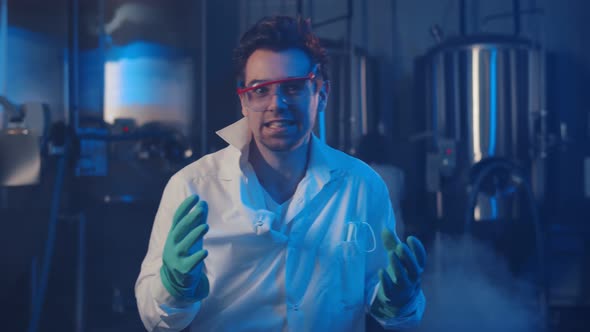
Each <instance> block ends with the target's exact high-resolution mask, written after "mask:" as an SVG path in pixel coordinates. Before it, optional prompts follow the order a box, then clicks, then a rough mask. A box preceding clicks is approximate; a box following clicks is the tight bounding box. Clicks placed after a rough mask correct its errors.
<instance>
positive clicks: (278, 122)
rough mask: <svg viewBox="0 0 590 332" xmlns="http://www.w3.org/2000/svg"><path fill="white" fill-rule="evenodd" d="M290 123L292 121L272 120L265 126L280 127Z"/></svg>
mask: <svg viewBox="0 0 590 332" xmlns="http://www.w3.org/2000/svg"><path fill="white" fill-rule="evenodd" d="M291 123H292V122H291V121H272V122H270V123H269V124H267V127H269V128H280V127H285V126H288V125H290V124H291Z"/></svg>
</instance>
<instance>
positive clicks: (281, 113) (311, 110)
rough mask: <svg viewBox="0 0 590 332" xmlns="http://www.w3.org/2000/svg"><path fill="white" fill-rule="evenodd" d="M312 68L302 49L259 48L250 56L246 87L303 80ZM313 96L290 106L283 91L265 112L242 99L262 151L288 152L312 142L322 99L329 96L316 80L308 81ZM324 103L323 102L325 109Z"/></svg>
mask: <svg viewBox="0 0 590 332" xmlns="http://www.w3.org/2000/svg"><path fill="white" fill-rule="evenodd" d="M311 69H312V63H311V61H310V58H309V57H308V56H307V54H305V53H304V52H303V51H301V50H299V49H287V50H283V51H278V52H277V51H271V50H267V49H258V50H256V51H254V52H253V53H252V55H250V57H249V58H248V61H247V63H246V67H245V69H244V83H245V86H246V87H250V86H253V85H255V84H256V83H264V82H268V81H275V80H281V79H285V78H290V77H303V76H306V75H307V74H309V72H310V70H311ZM306 89H309V93H308V95H309V97H308V98H304V99H303V100H301V101H300V102H299V103H296V104H286V103H285V102H284V100H283V98H282V97H281V93H283V92H282V91H281V89H276V90H277V93H276V94H274V96H272V100H271V101H270V103H269V105H268V107H266V109H264V110H257V111H253V110H251V109H248V107H247V105H246V104H247V103H245V100H244V98H245V96H243V95H242V96H241V102H242V114H244V116H245V117H246V118H247V119H248V126H249V128H250V130H251V131H252V135H253V138H254V140H255V142H256V144H257V146H258V148H259V149H265V150H268V151H273V152H288V151H293V150H296V149H297V148H299V147H301V146H303V145H305V144H306V143H307V142H309V137H310V135H311V131H312V129H313V126H314V124H315V119H316V115H317V112H318V104H319V103H320V100H322V99H323V100H325V98H326V97H327V94H326V92H324V90H323V89H322V90H320V91H319V92H318V91H317V89H316V87H315V84H314V82H313V81H307V84H306ZM323 105H324V103H323V102H322V103H321V107H323Z"/></svg>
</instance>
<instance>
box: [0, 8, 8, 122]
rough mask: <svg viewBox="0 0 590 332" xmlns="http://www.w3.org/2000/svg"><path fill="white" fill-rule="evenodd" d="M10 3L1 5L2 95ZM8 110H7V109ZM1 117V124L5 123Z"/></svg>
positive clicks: (0, 59) (0, 86)
mask: <svg viewBox="0 0 590 332" xmlns="http://www.w3.org/2000/svg"><path fill="white" fill-rule="evenodd" d="M7 38H8V4H7V0H2V4H1V7H0V95H2V96H5V95H6V53H7V49H8V48H7V46H8V40H7ZM5 112H6V110H5ZM3 124H4V123H3V121H2V119H0V125H3Z"/></svg>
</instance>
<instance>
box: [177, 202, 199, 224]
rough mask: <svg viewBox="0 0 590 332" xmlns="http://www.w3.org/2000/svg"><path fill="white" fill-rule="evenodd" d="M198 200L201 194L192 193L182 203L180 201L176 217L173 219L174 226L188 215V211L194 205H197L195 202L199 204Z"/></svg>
mask: <svg viewBox="0 0 590 332" xmlns="http://www.w3.org/2000/svg"><path fill="white" fill-rule="evenodd" d="M198 201H199V196H197V195H191V196H189V197H187V198H186V199H185V200H184V201H183V202H182V203H180V206H178V209H176V212H175V213H174V218H173V219H172V227H173V228H174V227H175V226H176V225H177V224H178V223H179V222H180V220H182V218H183V217H184V216H186V215H187V213H188V212H189V211H190V210H191V209H192V208H193V206H195V204H197V202H198Z"/></svg>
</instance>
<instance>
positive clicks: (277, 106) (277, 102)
mask: <svg viewBox="0 0 590 332" xmlns="http://www.w3.org/2000/svg"><path fill="white" fill-rule="evenodd" d="M286 108H287V103H285V98H283V96H282V95H281V89H275V90H274V93H273V94H272V97H271V100H270V104H269V105H268V109H269V110H281V109H286Z"/></svg>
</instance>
